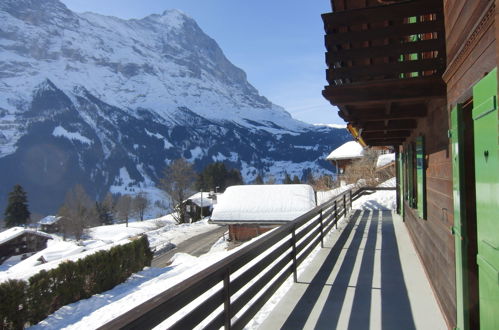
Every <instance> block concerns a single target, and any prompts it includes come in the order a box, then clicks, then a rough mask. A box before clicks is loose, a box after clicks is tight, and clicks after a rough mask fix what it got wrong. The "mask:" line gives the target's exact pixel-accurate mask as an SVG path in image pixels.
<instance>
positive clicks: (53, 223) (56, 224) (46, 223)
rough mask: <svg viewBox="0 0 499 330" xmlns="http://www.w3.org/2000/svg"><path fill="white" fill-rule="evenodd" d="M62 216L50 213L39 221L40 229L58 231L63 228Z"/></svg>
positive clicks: (47, 231)
mask: <svg viewBox="0 0 499 330" xmlns="http://www.w3.org/2000/svg"><path fill="white" fill-rule="evenodd" d="M60 220H61V217H59V216H56V215H48V216H46V217H45V218H43V219H41V220H40V221H38V224H39V225H40V229H41V230H42V231H44V232H46V233H58V232H59V231H60V229H61V226H60Z"/></svg>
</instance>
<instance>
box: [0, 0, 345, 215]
mask: <svg viewBox="0 0 499 330" xmlns="http://www.w3.org/2000/svg"><path fill="white" fill-rule="evenodd" d="M0 78H1V79H0V178H1V184H0V207H1V208H2V209H3V206H4V205H5V200H6V195H7V192H8V191H9V189H10V188H11V187H12V185H13V184H15V183H20V184H21V185H23V186H24V187H25V188H26V190H27V192H28V196H29V199H30V203H31V206H32V209H34V210H35V211H36V212H41V213H45V212H52V211H54V210H55V209H57V207H58V206H59V205H60V203H61V201H62V199H63V196H64V194H65V192H66V191H67V190H68V188H70V187H71V186H72V185H74V184H75V183H82V184H83V185H84V186H85V187H86V188H87V190H88V192H89V193H91V194H92V195H93V197H99V196H102V195H103V194H104V193H105V192H106V191H108V190H109V189H111V190H112V191H115V192H118V191H138V190H140V189H145V187H147V186H153V185H154V182H156V181H157V180H158V177H159V176H160V175H161V171H162V169H163V168H164V167H165V165H166V164H168V162H169V161H171V160H173V159H176V158H179V157H185V158H187V159H189V160H190V161H192V162H193V163H194V165H195V168H196V169H198V170H200V169H202V168H203V167H204V166H205V165H206V164H208V163H210V162H213V161H224V162H226V163H227V165H228V166H230V167H237V168H239V169H241V172H242V174H243V176H244V178H245V180H246V181H248V182H249V181H251V180H253V179H254V178H255V177H256V175H257V174H259V173H260V174H263V175H266V174H272V175H274V176H275V177H277V178H278V179H279V178H281V177H282V176H283V174H284V171H287V172H288V173H289V174H290V175H299V176H302V175H304V174H305V173H307V171H313V172H314V173H317V174H320V173H327V172H329V171H331V167H330V166H329V165H328V164H327V163H326V162H325V161H324V160H323V158H324V156H325V155H327V153H328V152H330V151H331V150H332V149H334V148H335V147H337V146H338V145H339V144H341V143H343V142H345V141H346V140H347V139H348V136H347V134H346V132H345V130H341V129H335V128H331V127H328V126H313V125H308V124H305V123H303V122H300V121H297V120H295V119H293V118H292V117H291V116H290V115H289V113H287V112H286V111H285V110H284V109H283V108H281V107H279V106H277V105H274V104H272V103H271V102H270V101H269V100H267V99H266V98H265V97H263V96H261V95H259V93H258V91H257V90H256V89H255V88H254V87H253V86H251V85H250V84H249V83H248V81H247V80H246V74H245V73H244V71H242V70H241V69H239V68H237V67H236V66H234V65H233V64H232V63H231V62H230V61H229V60H228V59H227V58H226V57H225V56H224V54H223V52H222V50H221V49H220V47H219V46H218V45H217V43H216V42H215V41H214V40H213V39H211V38H210V37H208V36H207V35H206V34H204V33H203V31H202V30H201V29H200V28H199V26H198V25H197V24H196V22H195V21H194V20H193V19H192V18H190V17H188V16H187V15H185V14H183V13H182V12H180V11H178V10H168V11H165V12H164V13H163V14H161V15H157V14H154V15H150V16H147V17H145V18H143V19H140V20H139V19H132V20H122V19H119V18H115V17H108V16H102V15H98V14H93V13H84V14H76V13H73V12H72V11H70V10H69V9H67V8H66V7H65V6H64V4H62V3H61V2H59V1H57V0H43V1H39V0H2V1H1V2H0Z"/></svg>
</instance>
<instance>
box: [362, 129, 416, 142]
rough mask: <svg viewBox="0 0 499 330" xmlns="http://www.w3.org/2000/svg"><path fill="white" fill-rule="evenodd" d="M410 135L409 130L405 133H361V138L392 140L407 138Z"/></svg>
mask: <svg viewBox="0 0 499 330" xmlns="http://www.w3.org/2000/svg"><path fill="white" fill-rule="evenodd" d="M410 135H411V131H410V130H405V131H390V132H386V133H384V132H365V133H364V132H363V133H362V137H363V138H365V139H367V140H370V139H394V138H408V137H409V136H410Z"/></svg>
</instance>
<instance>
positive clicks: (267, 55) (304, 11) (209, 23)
mask: <svg viewBox="0 0 499 330" xmlns="http://www.w3.org/2000/svg"><path fill="white" fill-rule="evenodd" d="M62 2H63V3H65V4H66V6H67V7H68V8H69V9H71V10H73V11H76V12H84V11H92V12H96V13H100V14H104V15H112V16H116V17H120V18H142V17H144V16H147V15H150V14H153V13H162V12H163V11H164V10H166V9H173V8H176V9H180V10H182V11H183V12H185V13H186V14H187V15H189V16H190V17H192V18H194V19H195V20H196V21H197V23H198V24H199V26H200V27H201V28H202V29H203V31H204V32H205V33H207V34H208V35H209V36H210V37H212V38H213V39H215V40H216V41H217V42H218V44H219V45H220V47H221V48H222V50H223V51H224V53H225V55H226V56H227V58H228V59H229V60H230V61H231V62H232V63H234V64H235V65H236V66H238V67H240V68H241V69H243V70H244V71H245V72H246V73H247V75H248V80H249V82H250V83H251V84H252V85H253V86H255V87H256V88H257V89H258V90H259V91H260V94H262V95H264V96H266V97H267V98H268V99H269V100H271V101H272V102H274V103H276V104H278V105H281V106H283V107H284V108H286V110H288V111H289V112H290V113H291V114H292V116H293V117H295V118H297V119H299V120H303V121H305V122H309V123H328V124H343V121H342V120H341V118H339V117H338V115H337V110H336V109H335V108H333V107H332V106H331V105H330V104H329V103H328V102H327V101H326V100H325V99H324V98H323V97H322V95H321V91H322V89H323V87H324V85H325V84H326V83H327V82H326V79H325V76H326V74H325V69H326V64H325V61H324V52H325V48H324V30H323V25H322V20H321V17H320V14H321V13H324V12H328V11H331V7H330V1H328V0H313V1H304V0H253V1H247V0H204V1H203V0H140V1H138V0H62Z"/></svg>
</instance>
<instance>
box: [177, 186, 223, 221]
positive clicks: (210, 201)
mask: <svg viewBox="0 0 499 330" xmlns="http://www.w3.org/2000/svg"><path fill="white" fill-rule="evenodd" d="M216 202H217V195H216V194H215V193H210V192H198V193H196V194H194V195H192V196H191V197H189V198H187V199H186V200H185V201H184V203H183V205H184V207H185V210H186V212H187V214H188V215H189V217H190V219H191V222H194V221H198V220H201V219H202V218H204V217H207V216H210V215H211V213H212V211H213V205H214V204H215V203H216Z"/></svg>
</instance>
